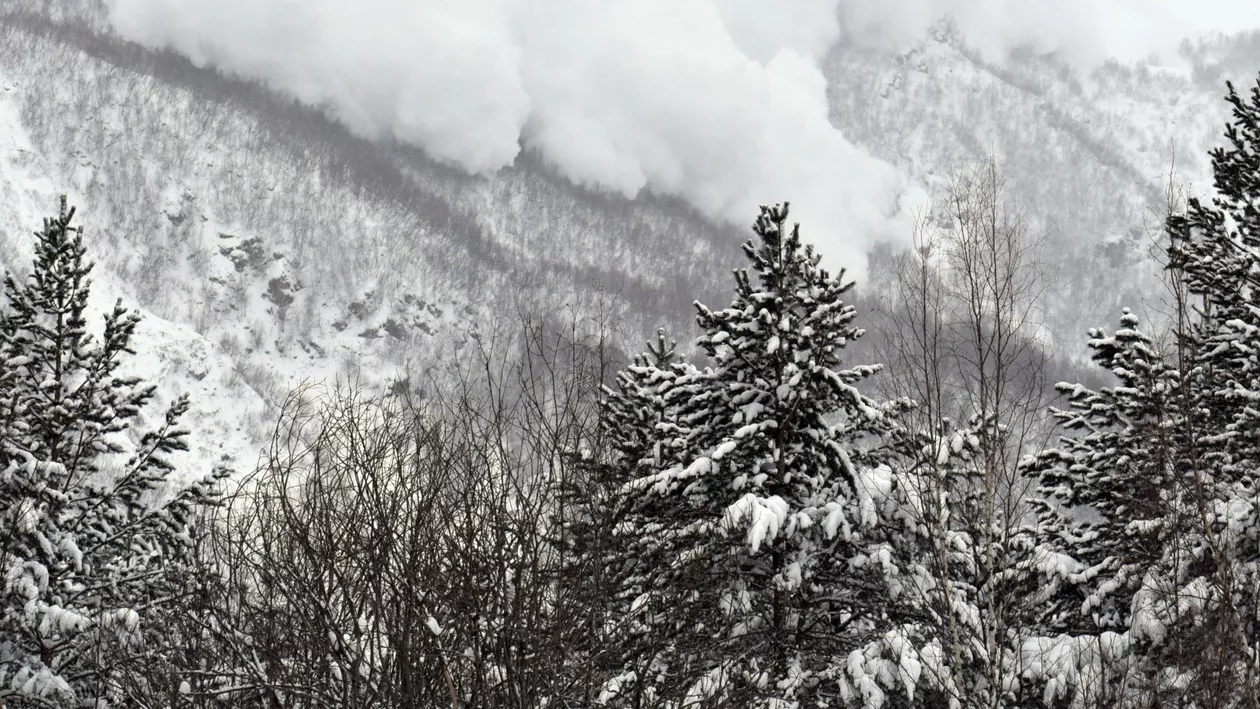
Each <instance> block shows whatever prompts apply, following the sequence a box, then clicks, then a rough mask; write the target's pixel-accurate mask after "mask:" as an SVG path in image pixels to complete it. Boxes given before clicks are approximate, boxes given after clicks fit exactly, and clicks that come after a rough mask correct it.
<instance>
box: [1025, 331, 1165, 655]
mask: <svg viewBox="0 0 1260 709" xmlns="http://www.w3.org/2000/svg"><path fill="white" fill-rule="evenodd" d="M1090 335H1091V338H1092V339H1090V341H1089V348H1090V349H1091V350H1092V351H1093V355H1092V358H1093V361H1094V363H1095V364H1096V365H1097V366H1098V367H1100V368H1101V369H1103V370H1105V371H1107V372H1109V373H1110V374H1111V375H1112V376H1114V377H1115V380H1116V384H1115V385H1113V386H1107V387H1102V388H1100V389H1099V390H1097V391H1094V390H1092V389H1090V388H1088V387H1085V386H1081V385H1079V384H1066V383H1065V384H1060V385H1059V386H1058V389H1059V391H1060V392H1062V393H1063V395H1064V396H1066V397H1067V401H1068V407H1067V408H1066V409H1052V414H1053V416H1054V418H1055V420H1056V421H1057V422H1058V425H1059V427H1060V429H1061V430H1062V431H1063V435H1062V437H1061V439H1060V444H1061V447H1059V448H1053V449H1050V450H1046V451H1042V452H1041V453H1039V454H1037V455H1036V456H1034V457H1032V458H1031V459H1030V460H1029V462H1028V463H1027V465H1026V470H1027V471H1028V472H1029V473H1030V474H1031V475H1033V476H1034V479H1035V480H1036V493H1035V494H1034V495H1033V497H1032V499H1031V503H1032V506H1033V510H1034V512H1035V513H1036V514H1037V518H1038V526H1039V529H1040V532H1041V537H1042V538H1043V539H1044V540H1045V545H1044V546H1043V553H1045V554H1046V555H1047V558H1050V557H1054V558H1057V559H1061V560H1068V559H1070V560H1071V562H1070V563H1067V564H1065V565H1057V564H1056V565H1054V569H1055V570H1057V571H1059V572H1061V575H1059V576H1057V577H1054V576H1051V577H1050V580H1051V583H1050V585H1049V586H1048V587H1047V588H1046V590H1045V595H1046V599H1047V603H1046V604H1045V605H1044V606H1043V609H1044V615H1043V619H1042V624H1043V626H1044V627H1045V629H1046V630H1048V631H1052V632H1071V633H1075V634H1080V633H1097V632H1103V631H1106V630H1111V631H1116V632H1123V631H1124V629H1126V628H1128V627H1129V623H1130V620H1131V612H1132V605H1133V598H1134V595H1135V594H1136V593H1137V592H1138V591H1139V590H1140V588H1141V586H1142V583H1143V579H1144V577H1145V574H1146V571H1147V570H1148V569H1149V568H1150V567H1151V565H1152V564H1154V563H1156V562H1157V561H1158V560H1159V558H1160V556H1161V554H1162V550H1163V548H1164V546H1165V545H1166V544H1167V543H1168V542H1169V540H1170V539H1171V537H1172V535H1174V534H1175V532H1176V528H1177V526H1178V525H1176V524H1175V522H1176V515H1175V514H1174V512H1175V510H1176V507H1177V505H1176V501H1175V499H1174V498H1175V496H1176V495H1177V493H1178V490H1179V485H1178V484H1177V481H1176V480H1174V466H1173V462H1174V451H1175V450H1176V448H1177V447H1178V445H1180V444H1181V443H1183V442H1180V441H1177V440H1176V437H1177V434H1178V431H1177V429H1176V428H1175V427H1170V426H1168V425H1167V424H1168V423H1170V422H1171V421H1173V420H1174V409H1175V406H1174V404H1175V401H1174V400H1173V396H1174V395H1175V393H1176V391H1177V386H1178V376H1177V371H1176V369H1174V368H1172V367H1169V366H1168V365H1167V363H1166V362H1165V360H1164V358H1163V356H1162V355H1160V354H1159V353H1158V352H1157V351H1156V350H1155V348H1154V347H1153V345H1152V343H1151V340H1150V338H1148V337H1147V336H1146V335H1145V334H1143V333H1142V331H1141V330H1140V329H1139V326H1138V319H1137V317H1136V316H1135V315H1133V314H1132V313H1130V312H1129V311H1128V310H1125V312H1124V315H1123V317H1122V318H1121V321H1120V329H1119V330H1117V331H1116V332H1115V333H1113V334H1111V335H1108V334H1106V333H1105V332H1103V331H1102V330H1097V329H1096V330H1093V331H1091V333H1090Z"/></svg>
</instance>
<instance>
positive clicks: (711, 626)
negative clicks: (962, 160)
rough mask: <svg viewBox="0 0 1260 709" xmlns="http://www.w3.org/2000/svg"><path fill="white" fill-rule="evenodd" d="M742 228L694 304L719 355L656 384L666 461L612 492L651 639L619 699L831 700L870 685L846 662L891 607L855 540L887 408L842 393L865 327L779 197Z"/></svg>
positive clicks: (855, 373)
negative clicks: (707, 297) (734, 259)
mask: <svg viewBox="0 0 1260 709" xmlns="http://www.w3.org/2000/svg"><path fill="white" fill-rule="evenodd" d="M753 231H754V232H755V234H756V239H754V240H752V241H750V242H748V243H746V244H745V246H744V251H745V253H746V254H747V256H748V258H749V260H750V261H751V262H752V268H751V269H750V270H738V271H736V272H735V299H734V301H733V302H732V303H731V305H730V307H728V308H726V309H723V310H718V311H714V310H711V309H709V308H707V307H705V306H703V305H700V304H697V308H698V310H699V313H698V317H697V319H698V322H699V324H700V327H701V328H702V330H703V331H704V334H703V335H702V336H701V337H700V339H699V345H700V347H701V348H702V349H703V350H704V352H705V353H706V354H707V355H708V356H709V357H710V358H711V359H712V361H713V362H714V365H713V366H712V367H711V368H708V369H705V370H694V369H693V370H690V371H679V372H677V373H676V376H672V377H671V379H670V381H671V384H670V386H669V387H668V388H667V389H666V390H665V391H664V392H662V394H663V396H664V401H663V402H662V403H661V404H660V405H661V406H663V407H665V408H666V409H669V410H671V411H677V416H676V423H675V424H670V423H664V424H662V423H657V424H655V426H656V428H657V430H658V431H661V432H668V433H670V434H671V435H672V437H673V440H672V441H670V442H668V443H667V444H666V448H667V450H669V456H667V457H665V458H664V459H662V460H660V461H659V463H660V464H659V465H655V466H654V469H648V470H647V471H646V474H643V475H641V476H640V477H639V478H638V479H636V480H634V481H633V482H631V483H629V484H628V485H626V486H624V488H623V489H622V494H624V495H628V496H630V497H631V499H632V504H633V510H632V519H631V520H630V521H629V523H627V524H625V525H623V526H622V527H621V528H620V529H619V533H620V535H621V537H622V538H623V539H624V540H625V541H624V544H623V547H622V553H623V554H626V555H629V556H631V557H633V558H636V559H651V560H652V563H651V564H650V565H649V566H650V567H651V575H650V577H647V578H642V579H631V580H630V581H631V583H632V584H637V586H636V587H637V588H639V589H642V595H641V596H640V597H638V598H635V599H633V601H632V607H634V608H636V609H638V614H637V616H635V618H634V622H633V623H628V624H627V625H628V626H631V627H634V628H637V629H640V631H641V632H640V636H641V635H642V634H644V633H646V634H648V635H650V637H652V638H653V639H654V641H655V644H656V648H655V650H656V653H655V657H654V660H653V662H652V663H651V665H650V666H649V667H647V668H646V669H644V668H642V667H636V668H632V669H631V670H630V671H628V672H626V673H624V674H623V675H622V676H619V677H618V678H617V679H616V680H615V681H614V683H613V684H614V686H615V687H616V688H621V687H626V686H630V685H633V686H634V687H635V692H634V699H633V700H630V701H626V702H625V704H626V705H630V706H635V705H643V704H646V705H648V706H672V707H684V706H685V707H702V706H706V707H707V706H779V707H790V706H828V705H830V706H840V705H841V704H842V703H843V702H844V701H845V700H846V699H852V700H857V701H860V700H861V698H862V696H863V694H866V695H867V696H870V695H871V694H872V693H880V690H879V688H878V687H877V686H876V685H877V680H876V679H875V678H872V677H869V676H865V675H863V676H861V677H854V676H852V675H851V674H850V671H849V669H850V667H849V660H850V657H849V656H850V653H851V652H852V651H853V650H855V649H856V648H858V647H859V646H861V645H862V644H863V641H864V640H865V639H866V638H867V636H868V635H869V634H870V633H871V632H873V630H874V628H875V620H876V619H879V618H880V617H881V614H882V613H883V612H884V607H885V605H886V603H885V592H884V585H883V582H882V576H883V568H882V566H881V563H882V561H884V560H886V559H887V553H886V550H882V551H880V550H875V551H874V552H872V549H871V546H870V544H869V543H868V542H869V540H868V538H867V537H866V536H865V535H866V533H867V530H868V529H870V528H871V527H873V526H874V524H875V517H876V515H875V504H874V503H873V502H872V499H871V495H870V492H871V491H872V490H874V491H875V492H876V493H886V492H887V490H886V486H887V484H888V482H889V480H890V474H889V471H888V469H887V467H886V466H884V465H883V457H884V454H885V451H884V449H883V443H884V434H885V433H886V432H887V431H888V430H890V428H891V427H892V425H893V420H894V417H893V409H894V408H895V407H893V406H887V405H881V404H878V403H876V402H875V401H872V400H871V399H869V398H867V397H866V396H864V395H863V394H861V393H859V392H858V390H857V389H856V388H855V387H854V384H855V383H856V382H858V381H860V380H862V379H864V378H866V377H867V376H869V375H870V374H872V373H874V372H875V371H876V370H877V369H878V368H877V367H875V366H853V367H848V368H845V367H844V366H843V363H842V360H841V356H842V354H843V352H844V348H845V346H846V345H847V344H848V343H849V342H851V341H852V340H854V339H855V338H857V337H859V336H860V335H861V334H862V332H861V330H859V329H858V328H856V327H854V326H853V319H854V317H855V313H854V310H853V307H852V306H851V305H848V304H846V303H845V302H844V299H843V297H844V294H845V293H846V292H847V291H848V290H849V288H850V287H851V284H849V283H845V282H844V280H843V272H841V273H840V274H837V275H833V274H831V273H828V272H827V271H826V270H824V269H822V268H820V267H819V257H818V255H817V254H815V252H814V250H813V248H812V247H810V246H807V245H805V244H803V243H802V242H801V239H800V234H799V229H798V228H797V227H789V226H788V209H787V205H786V204H784V205H781V206H773V207H763V208H762V211H761V215H760V216H759V217H758V218H757V220H756V222H755V224H754V226H753ZM750 271H751V272H750ZM636 376H638V377H639V378H640V379H645V380H648V381H651V380H653V379H654V378H655V375H654V374H652V373H650V372H641V373H639V374H638V375H636ZM675 426H676V427H675ZM675 461H678V462H675ZM653 462H654V463H655V462H656V460H655V459H654V460H653ZM859 674H860V673H859ZM855 685H856V686H855ZM610 694H611V692H610ZM606 698H609V699H610V700H611V701H614V702H615V701H616V699H615V697H611V698H610V697H606Z"/></svg>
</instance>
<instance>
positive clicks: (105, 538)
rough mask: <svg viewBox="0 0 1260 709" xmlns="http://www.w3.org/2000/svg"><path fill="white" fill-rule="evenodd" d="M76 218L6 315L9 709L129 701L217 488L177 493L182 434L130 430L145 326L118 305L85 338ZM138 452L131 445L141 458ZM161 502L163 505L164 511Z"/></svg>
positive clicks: (2, 513)
mask: <svg viewBox="0 0 1260 709" xmlns="http://www.w3.org/2000/svg"><path fill="white" fill-rule="evenodd" d="M73 217H74V210H73V209H70V208H67V206H66V200H65V198H64V197H63V198H62V200H61V208H60V211H59V213H58V215H57V216H55V217H51V218H48V219H45V221H44V228H43V229H42V230H40V231H38V232H36V234H35V235H36V244H35V259H34V264H33V268H32V271H31V274H30V276H29V277H28V278H27V279H26V280H25V282H24V283H21V282H19V281H18V280H17V279H15V278H14V277H13V276H12V274H9V275H6V277H5V280H4V291H5V296H6V300H7V305H8V307H7V309H5V310H3V311H0V362H2V363H3V366H2V367H0V530H3V535H2V536H0V569H2V570H3V572H4V578H5V585H4V587H3V596H2V598H3V603H0V699H3V700H5V701H7V702H8V703H9V705H10V706H23V705H25V703H26V702H28V701H29V702H32V703H34V704H37V705H40V706H46V705H50V704H51V705H64V704H66V703H75V702H77V703H79V704H83V703H88V704H91V703H92V702H94V701H95V702H107V703H108V702H109V701H110V700H111V699H113V700H117V696H116V691H115V689H114V680H115V679H116V678H117V677H118V676H119V673H120V672H122V671H123V669H124V668H123V667H120V666H119V663H120V662H121V661H122V659H123V658H126V657H134V656H136V655H137V648H139V647H140V646H141V645H143V644H144V641H145V638H146V635H149V634H153V633H155V632H156V631H157V630H158V629H156V628H154V627H152V626H151V624H150V621H151V620H153V619H155V618H157V617H158V616H159V615H160V614H161V612H162V611H163V609H165V608H168V607H170V606H171V605H173V604H174V603H176V602H177V601H178V599H179V597H180V595H181V592H182V589H181V587H180V579H181V578H182V577H183V574H184V572H186V571H187V570H188V569H189V568H190V567H192V566H195V563H196V560H195V559H193V558H192V556H191V547H192V535H193V533H194V531H195V526H196V523H197V515H198V511H199V510H200V509H201V508H202V507H203V506H204V505H206V504H209V503H210V502H211V501H212V499H213V498H212V494H211V489H212V486H213V482H214V481H213V480H205V481H201V482H199V483H197V484H194V485H192V486H191V487H187V488H184V489H181V490H177V491H174V492H173V493H171V491H169V489H168V488H169V482H168V481H169V477H170V474H171V473H172V472H173V469H172V466H171V464H170V463H169V462H168V460H167V456H168V455H169V454H171V453H173V452H176V451H182V450H186V449H187V445H186V443H185V437H186V435H187V432H186V431H185V430H183V429H181V428H180V427H179V425H178V423H179V419H180V417H181V416H182V415H183V414H184V413H185V412H186V411H187V409H188V400H187V398H180V399H178V400H177V401H175V402H174V403H173V404H172V405H171V406H170V408H169V409H168V410H167V411H166V414H165V416H164V417H163V420H162V423H161V424H160V425H159V426H158V427H157V428H156V429H155V430H152V431H147V432H145V433H143V434H142V435H140V436H138V438H137V437H135V436H134V435H131V434H132V429H133V426H134V424H135V423H136V420H137V418H138V417H139V415H140V413H141V411H142V410H143V409H144V407H145V406H147V405H148V404H149V403H151V401H152V399H153V398H154V392H155V389H154V387H153V386H149V385H145V384H144V383H142V382H141V381H140V379H139V378H136V377H129V376H123V375H121V374H119V372H118V370H119V367H120V366H121V365H122V363H123V361H124V358H125V356H126V355H128V354H133V352H132V350H131V349H130V342H131V338H132V336H133V335H134V333H135V329H136V325H137V323H139V320H140V319H139V316H138V315H137V314H135V313H133V312H129V311H128V310H126V309H125V308H123V307H122V306H121V304H117V305H115V307H114V308H113V310H112V311H110V312H109V313H108V314H107V315H106V316H105V322H104V328H103V332H102V335H101V337H100V339H99V340H98V339H97V338H96V336H94V335H93V334H92V333H91V332H90V331H89V328H88V320H87V309H88V296H89V292H90V288H91V281H90V279H89V274H90V272H91V270H92V264H91V263H89V262H86V261H85V255H86V249H85V247H84V244H83V232H82V230H81V229H79V228H75V227H72V226H71V225H70V224H71V220H72V219H73ZM129 436H130V437H131V440H134V441H135V442H134V444H129ZM163 499H164V501H162V500H163Z"/></svg>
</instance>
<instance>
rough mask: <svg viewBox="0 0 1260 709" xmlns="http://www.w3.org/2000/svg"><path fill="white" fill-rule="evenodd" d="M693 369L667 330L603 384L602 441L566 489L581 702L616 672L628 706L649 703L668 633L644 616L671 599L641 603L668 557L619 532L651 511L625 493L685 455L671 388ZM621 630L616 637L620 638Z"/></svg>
mask: <svg viewBox="0 0 1260 709" xmlns="http://www.w3.org/2000/svg"><path fill="white" fill-rule="evenodd" d="M691 371H694V367H692V366H691V365H689V364H687V363H685V362H684V361H683V359H682V357H681V356H680V355H679V354H678V351H677V343H676V342H675V341H674V340H672V339H670V338H669V336H668V335H667V333H666V331H665V330H664V329H661V330H658V331H657V335H656V338H655V340H654V341H652V342H649V343H648V348H647V351H646V352H643V353H641V354H638V355H635V356H634V358H633V360H632V361H631V362H630V363H629V365H628V366H626V368H625V369H623V370H622V371H620V372H618V373H617V376H616V379H615V382H614V384H613V386H611V387H604V390H603V398H602V400H601V411H600V426H601V433H600V435H599V436H598V438H599V439H600V440H601V442H602V446H601V448H600V449H599V450H596V451H592V452H591V454H590V455H588V456H584V457H583V458H582V459H581V460H578V461H574V465H573V471H572V473H571V474H570V475H568V476H566V480H565V484H564V486H563V488H562V490H561V495H562V496H563V499H564V512H565V515H564V519H563V520H562V531H563V534H562V535H561V542H562V550H563V553H562V559H563V562H562V564H561V566H562V572H561V573H562V574H563V576H564V579H565V583H564V586H565V589H566V593H565V596H566V600H567V601H568V602H569V603H570V606H571V607H572V608H573V609H575V610H576V613H575V617H574V618H573V619H572V622H571V623H570V624H569V625H570V632H569V633H568V634H567V636H566V638H565V642H566V646H567V647H568V648H569V650H570V659H571V662H570V663H569V664H570V666H571V671H572V672H573V673H574V674H575V675H576V676H577V681H574V682H573V683H572V684H573V686H574V687H575V688H581V696H576V695H575V696H573V697H571V698H567V699H568V700H569V701H571V702H574V703H576V704H577V705H583V706H584V705H585V704H589V703H591V702H593V701H597V700H598V698H599V697H600V695H601V694H605V695H606V694H608V693H609V691H610V690H609V689H608V687H607V686H604V685H605V684H606V683H607V678H608V677H616V678H617V679H615V680H614V681H613V685H615V686H616V688H617V695H618V700H619V702H620V703H622V704H624V705H628V706H636V702H642V701H643V700H644V697H643V696H641V694H640V693H641V692H642V691H644V690H645V689H646V687H645V686H643V685H642V684H640V683H636V682H634V681H633V679H632V678H637V677H640V676H642V675H643V673H644V671H645V670H646V668H647V667H648V666H649V665H650V664H651V662H652V660H653V659H654V648H656V647H658V645H659V643H660V640H661V636H659V635H656V634H653V632H652V628H650V627H648V626H647V625H645V624H644V623H642V622H641V620H640V619H641V618H643V617H644V616H645V615H648V614H650V613H651V612H652V611H653V609H655V608H658V607H668V602H667V600H666V598H667V594H664V593H661V592H660V589H659V588H658V589H657V592H656V593H655V594H654V595H653V596H652V601H653V603H652V604H646V603H644V602H643V601H642V600H640V599H644V598H645V597H646V596H647V594H648V591H649V590H651V589H652V588H653V587H654V584H653V579H654V578H655V576H656V571H657V569H659V568H660V566H661V559H660V558H658V557H656V556H654V555H653V553H652V550H651V549H649V548H641V547H640V548H635V547H636V546H637V545H635V541H637V540H630V539H624V538H623V539H618V534H617V532H618V530H620V529H626V528H639V527H638V524H639V523H640V522H644V521H645V520H648V519H650V517H651V515H652V513H651V511H650V510H649V509H648V508H646V507H644V506H643V505H640V504H638V503H639V502H640V500H638V499H637V498H636V497H629V496H626V495H623V494H621V491H622V488H623V487H624V486H625V485H626V484H627V483H630V482H631V481H633V480H635V479H637V478H638V477H639V476H641V475H643V474H645V473H646V472H650V471H652V470H660V469H661V468H664V467H669V466H670V465H674V464H677V463H679V462H680V461H679V460H678V456H677V455H676V451H674V450H673V449H672V447H671V442H672V440H673V439H674V437H675V436H674V433H675V431H676V430H677V415H678V411H677V409H678V405H677V404H678V402H677V401H676V400H675V399H674V397H671V396H670V391H671V390H672V388H673V385H674V382H675V381H676V380H677V379H678V378H679V377H680V376H684V375H686V374H687V373H688V372H691ZM649 523H650V522H649ZM614 636H615V637H616V638H617V639H618V641H617V642H612V641H611V639H612V638H613V637H614Z"/></svg>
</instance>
